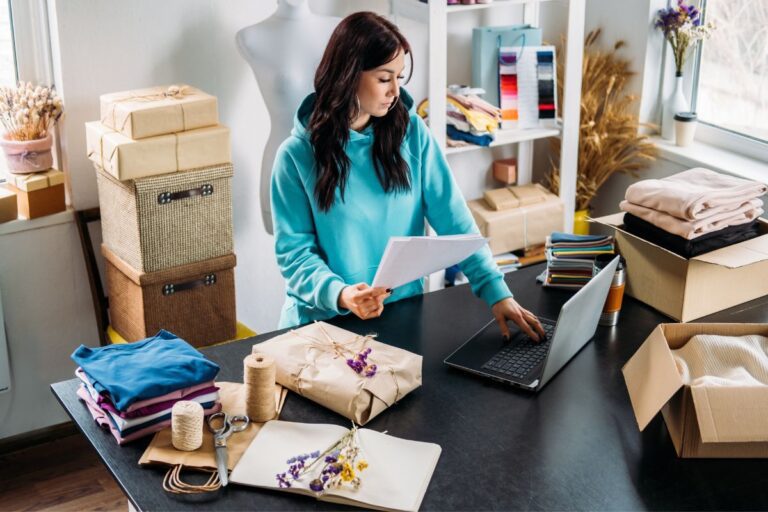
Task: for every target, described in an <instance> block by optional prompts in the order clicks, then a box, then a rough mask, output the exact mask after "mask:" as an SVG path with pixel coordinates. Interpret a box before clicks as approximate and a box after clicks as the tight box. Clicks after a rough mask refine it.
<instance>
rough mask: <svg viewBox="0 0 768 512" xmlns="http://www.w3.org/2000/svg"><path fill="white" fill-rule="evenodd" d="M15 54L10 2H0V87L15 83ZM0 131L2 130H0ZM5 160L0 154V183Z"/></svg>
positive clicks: (3, 179)
mask: <svg viewBox="0 0 768 512" xmlns="http://www.w3.org/2000/svg"><path fill="white" fill-rule="evenodd" d="M16 78H17V75H16V53H15V51H14V45H13V29H12V28H11V3H10V0H0V86H2V85H13V84H15V83H16ZM0 131H2V128H0ZM6 169H7V167H6V163H5V158H4V157H3V155H2V154H0V183H2V182H4V181H5V176H4V175H5V172H6Z"/></svg>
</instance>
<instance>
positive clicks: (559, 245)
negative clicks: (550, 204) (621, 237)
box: [544, 232, 614, 289]
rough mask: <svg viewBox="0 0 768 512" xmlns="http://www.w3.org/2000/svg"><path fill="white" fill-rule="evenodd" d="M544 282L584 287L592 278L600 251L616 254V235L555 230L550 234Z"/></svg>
mask: <svg viewBox="0 0 768 512" xmlns="http://www.w3.org/2000/svg"><path fill="white" fill-rule="evenodd" d="M546 250H547V269H546V271H545V273H544V286H551V287H556V288H575V289H578V288H581V287H582V286H584V285H585V284H587V283H588V282H589V280H590V279H592V266H593V264H594V261H595V257H596V256H598V255H600V254H613V252H614V244H613V237H612V236H603V235H571V234H568V233H559V232H555V233H552V235H550V236H549V237H547V244H546Z"/></svg>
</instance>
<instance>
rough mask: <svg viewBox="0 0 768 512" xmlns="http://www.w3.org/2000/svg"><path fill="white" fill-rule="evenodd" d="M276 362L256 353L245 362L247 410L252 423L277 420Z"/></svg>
mask: <svg viewBox="0 0 768 512" xmlns="http://www.w3.org/2000/svg"><path fill="white" fill-rule="evenodd" d="M275 375H276V370H275V360H274V359H273V358H272V357H271V356H268V355H266V354H261V353H259V352H256V351H254V353H252V354H251V355H249V356H246V357H245V359H244V360H243V383H244V384H245V410H246V414H248V417H249V418H250V419H251V421H254V422H256V423H262V422H265V421H269V420H272V419H275V413H276V412H277V411H276V409H275Z"/></svg>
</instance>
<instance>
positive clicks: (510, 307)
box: [491, 297, 545, 341]
mask: <svg viewBox="0 0 768 512" xmlns="http://www.w3.org/2000/svg"><path fill="white" fill-rule="evenodd" d="M491 311H492V312H493V316H494V318H496V321H497V322H498V323H499V328H501V334H502V335H503V336H504V337H505V338H507V339H509V326H508V325H507V320H512V321H513V322H515V323H516V324H517V326H518V327H520V330H521V331H523V332H524V333H525V334H527V335H528V337H529V338H531V339H532V340H534V341H539V340H542V339H544V336H545V334H544V328H543V327H542V326H541V322H539V319H538V318H536V315H534V314H533V313H531V312H530V311H528V310H527V309H525V308H523V307H522V306H521V305H520V304H518V303H517V301H516V300H515V299H513V298H512V297H507V298H506V299H502V300H500V301H499V302H497V303H496V304H494V305H493V306H492V307H491Z"/></svg>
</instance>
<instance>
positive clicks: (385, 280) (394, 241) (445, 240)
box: [371, 234, 488, 288]
mask: <svg viewBox="0 0 768 512" xmlns="http://www.w3.org/2000/svg"><path fill="white" fill-rule="evenodd" d="M486 243H488V241H487V240H486V239H485V238H483V237H482V235H478V234H470V235H446V236H393V237H390V239H389V243H388V244H387V248H386V249H385V250H384V255H383V256H382V257H381V262H380V263H379V268H378V270H377V271H376V276H375V277H374V278H373V284H372V285H371V286H373V287H374V288H376V287H381V288H397V287H398V286H402V285H404V284H406V283H410V282H411V281H413V280H415V279H419V278H421V277H424V276H427V275H429V274H431V273H433V272H437V271H438V270H442V269H444V268H447V267H450V266H451V265H455V264H457V263H459V262H461V261H463V260H465V259H466V258H468V257H469V256H471V255H472V254H473V253H475V252H476V251H477V250H478V249H480V248H481V247H483V246H484V245H485V244H486Z"/></svg>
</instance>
